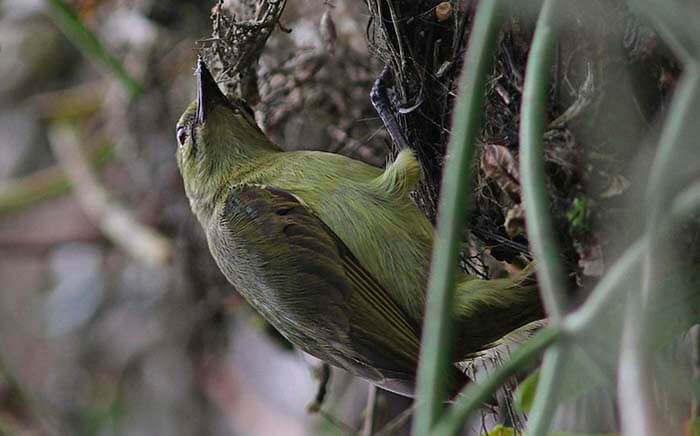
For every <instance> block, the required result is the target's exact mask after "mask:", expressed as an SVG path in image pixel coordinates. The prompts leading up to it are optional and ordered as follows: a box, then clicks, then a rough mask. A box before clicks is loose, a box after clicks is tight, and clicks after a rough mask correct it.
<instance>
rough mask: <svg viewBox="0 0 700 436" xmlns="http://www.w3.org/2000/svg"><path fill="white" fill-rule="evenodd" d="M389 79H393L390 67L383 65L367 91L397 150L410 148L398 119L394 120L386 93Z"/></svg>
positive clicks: (391, 106)
mask: <svg viewBox="0 0 700 436" xmlns="http://www.w3.org/2000/svg"><path fill="white" fill-rule="evenodd" d="M390 80H393V77H392V74H391V69H390V68H389V66H388V65H387V66H385V67H384V70H383V71H382V74H380V75H379V77H378V78H377V80H375V81H374V85H373V86H372V90H371V91H370V93H369V98H370V100H371V101H372V106H374V110H376V111H377V114H379V118H381V119H382V122H383V123H384V127H386V130H387V132H389V136H391V140H392V141H393V142H394V144H395V145H396V146H397V147H398V149H399V150H405V149H409V148H410V147H409V146H408V140H407V139H406V136H405V135H404V133H403V130H402V129H401V127H400V126H399V123H398V121H396V117H395V116H394V113H395V110H394V105H393V104H392V103H391V101H390V99H389V95H388V93H387V87H388V82H389V81H390Z"/></svg>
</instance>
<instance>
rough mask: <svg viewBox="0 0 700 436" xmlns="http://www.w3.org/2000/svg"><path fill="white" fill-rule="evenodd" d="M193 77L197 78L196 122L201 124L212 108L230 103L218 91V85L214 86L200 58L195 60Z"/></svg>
mask: <svg viewBox="0 0 700 436" xmlns="http://www.w3.org/2000/svg"><path fill="white" fill-rule="evenodd" d="M195 75H196V76H197V122H198V123H199V124H202V123H204V121H206V118H207V115H208V114H209V112H211V110H212V109H213V108H214V106H216V105H218V104H224V105H228V104H230V103H229V101H228V99H227V98H226V96H225V95H224V93H223V92H221V90H220V89H219V85H217V84H216V81H215V80H214V77H212V75H211V73H210V72H209V70H208V69H207V66H206V64H205V63H204V61H203V60H202V58H201V57H200V58H198V59H197V71H196V72H195Z"/></svg>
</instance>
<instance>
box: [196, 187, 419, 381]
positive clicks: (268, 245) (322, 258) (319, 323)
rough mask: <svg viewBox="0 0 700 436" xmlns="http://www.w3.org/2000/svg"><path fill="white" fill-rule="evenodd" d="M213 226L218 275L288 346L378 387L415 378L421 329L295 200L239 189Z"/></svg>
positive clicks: (272, 191)
mask: <svg viewBox="0 0 700 436" xmlns="http://www.w3.org/2000/svg"><path fill="white" fill-rule="evenodd" d="M215 227H216V228H215V229H214V232H216V233H217V234H216V235H209V240H210V247H211V249H212V252H213V253H214V257H215V258H216V259H217V262H218V263H219V266H220V267H221V269H222V270H223V271H224V274H225V275H226V276H227V277H228V279H229V280H230V281H231V282H232V283H233V284H234V285H235V286H236V287H237V288H238V290H239V292H241V293H242V294H244V295H245V296H246V297H247V299H248V301H249V302H250V303H251V304H252V305H253V306H254V307H255V308H256V309H257V310H258V311H259V312H261V313H262V315H263V316H264V317H265V318H266V319H267V320H268V321H269V322H270V323H271V324H273V325H274V326H275V327H276V328H277V329H278V330H280V332H281V333H282V334H283V335H285V336H286V337H287V338H288V339H289V340H290V341H291V342H292V343H294V344H295V345H297V346H299V347H300V348H302V349H304V350H305V351H307V352H309V353H310V354H312V355H316V356H317V357H319V358H321V359H323V360H326V361H330V363H334V364H336V365H337V366H341V367H345V368H346V369H348V370H350V371H351V372H353V373H355V374H356V375H360V376H362V377H365V378H368V379H374V381H375V382H376V381H378V380H376V379H377V378H378V377H379V378H384V379H386V378H390V379H412V378H413V376H414V371H415V368H416V365H417V360H418V352H419V348H420V339H419V333H418V332H419V326H418V325H416V323H415V322H414V321H412V320H410V319H409V318H408V317H407V316H406V315H405V313H404V312H403V311H402V309H401V308H400V307H399V306H398V305H397V304H396V302H395V301H394V300H393V299H392V298H391V296H390V295H389V293H388V292H387V291H386V290H385V289H384V288H383V287H382V286H381V285H380V284H379V283H378V282H377V280H375V278H374V277H373V276H372V275H371V274H370V273H369V272H368V271H367V270H366V269H365V268H364V267H363V266H362V265H361V264H360V263H359V262H358V260H357V258H356V257H355V256H354V255H353V254H352V252H351V251H350V249H349V248H348V247H347V246H346V244H345V243H344V242H343V241H342V240H341V239H340V238H339V237H338V236H337V235H336V234H335V233H334V232H333V231H332V230H331V229H330V228H329V227H328V226H327V225H326V224H325V223H324V222H323V221H322V220H321V219H320V218H318V217H317V216H316V215H315V214H314V213H313V211H312V210H310V209H309V208H308V207H307V206H306V205H305V204H304V203H303V202H302V201H301V200H300V199H299V198H297V197H296V196H295V195H293V194H292V193H290V192H288V191H285V190H282V189H278V188H275V187H270V186H263V185H250V184H242V185H235V186H233V187H232V188H231V190H230V192H229V194H228V198H227V200H226V203H225V207H224V210H223V212H222V213H221V215H220V218H219V221H218V224H217V225H216V226H215ZM217 241H218V242H217ZM376 370H379V372H380V374H376ZM364 371H366V373H365V372H364Z"/></svg>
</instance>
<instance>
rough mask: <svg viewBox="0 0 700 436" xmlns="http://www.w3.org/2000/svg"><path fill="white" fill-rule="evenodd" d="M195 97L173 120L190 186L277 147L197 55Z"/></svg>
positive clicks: (247, 108) (219, 176)
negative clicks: (226, 93) (227, 94)
mask: <svg viewBox="0 0 700 436" xmlns="http://www.w3.org/2000/svg"><path fill="white" fill-rule="evenodd" d="M195 76H196V78H197V98H196V99H195V100H194V101H193V102H192V103H190V105H189V106H188V107H187V109H185V112H184V113H183V114H182V116H181V117H180V120H179V121H178V122H177V126H176V130H175V137H176V140H177V144H178V149H177V162H178V166H179V167H180V173H181V174H182V177H183V180H184V182H185V188H186V189H187V190H188V195H189V194H190V190H191V189H190V188H192V187H193V186H195V185H197V187H201V185H206V184H209V183H211V182H213V183H214V184H216V183H219V181H220V179H222V178H223V177H225V175H226V174H230V173H232V172H235V168H236V166H240V165H245V164H246V162H248V161H249V160H250V158H252V157H254V156H255V155H257V154H258V153H259V152H261V151H262V152H264V151H269V150H277V147H276V146H275V145H274V144H273V143H272V142H270V140H269V139H268V138H267V137H266V136H265V134H264V133H263V132H262V131H261V130H260V128H259V127H258V125H257V124H256V122H255V117H254V114H253V110H252V109H251V108H250V106H248V105H247V104H246V103H245V101H243V100H240V99H229V98H227V97H226V96H225V95H224V93H223V92H221V90H220V89H219V86H218V85H217V83H216V81H215V80H214V78H213V77H212V75H211V73H210V72H209V70H208V69H207V66H206V65H205V64H204V61H203V60H202V59H201V58H200V59H198V61H197V70H196V72H195Z"/></svg>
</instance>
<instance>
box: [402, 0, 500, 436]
mask: <svg viewBox="0 0 700 436" xmlns="http://www.w3.org/2000/svg"><path fill="white" fill-rule="evenodd" d="M503 3H504V2H503V1H502V0H492V1H488V2H481V3H480V4H479V7H478V9H477V12H476V16H475V18H474V26H473V28H472V34H471V36H470V41H469V46H468V49H467V54H466V57H465V60H464V67H463V70H462V74H461V76H460V80H459V89H460V93H461V95H460V97H459V98H458V99H457V102H456V107H455V111H454V122H453V131H452V137H451V138H450V142H449V144H448V147H447V150H448V152H447V154H448V155H449V158H448V160H447V164H446V168H445V175H444V177H443V181H442V191H441V192H442V193H441V196H440V205H439V215H438V222H437V237H436V240H435V246H434V248H433V259H432V263H431V270H430V279H429V283H428V294H427V306H426V317H425V325H424V330H423V336H422V337H423V344H422V347H421V356H420V365H419V368H418V382H417V397H418V398H420V401H421V403H420V407H419V408H418V411H417V414H416V418H415V422H414V425H413V434H414V435H425V434H428V433H429V432H430V429H431V428H432V427H433V426H434V425H435V423H436V422H437V420H438V418H439V416H440V414H441V412H442V408H443V406H442V403H443V401H444V400H445V396H446V386H445V385H446V374H447V371H446V370H445V369H446V368H447V367H448V365H450V356H451V343H452V333H453V332H452V322H453V319H452V310H453V300H454V284H455V274H456V271H455V268H456V266H457V255H458V252H459V249H460V247H461V242H462V237H461V235H462V229H463V228H464V224H465V223H466V220H467V214H468V198H469V197H470V194H471V191H472V183H473V180H472V178H473V174H472V170H471V169H472V162H473V160H474V150H475V140H476V135H477V133H478V131H479V126H480V124H481V114H482V112H483V108H482V101H483V99H484V91H485V86H486V80H487V76H488V72H489V71H490V70H491V66H492V65H493V61H494V53H495V50H496V42H497V41H498V34H499V29H500V28H501V23H502V20H503V9H504V4H503Z"/></svg>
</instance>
